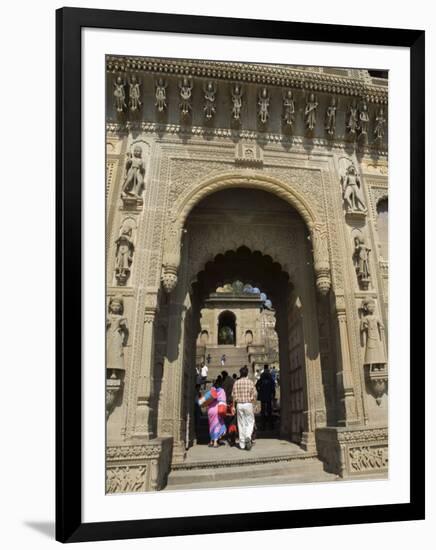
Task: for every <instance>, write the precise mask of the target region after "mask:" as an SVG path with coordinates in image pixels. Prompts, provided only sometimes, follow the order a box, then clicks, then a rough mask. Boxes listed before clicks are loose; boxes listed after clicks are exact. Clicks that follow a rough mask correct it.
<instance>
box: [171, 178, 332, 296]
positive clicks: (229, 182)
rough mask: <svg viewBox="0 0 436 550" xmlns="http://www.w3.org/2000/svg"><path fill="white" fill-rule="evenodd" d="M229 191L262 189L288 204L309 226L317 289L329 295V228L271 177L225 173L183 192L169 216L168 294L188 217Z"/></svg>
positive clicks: (293, 192) (302, 200) (173, 284)
mask: <svg viewBox="0 0 436 550" xmlns="http://www.w3.org/2000/svg"><path fill="white" fill-rule="evenodd" d="M229 188H248V189H260V190H263V191H266V192H269V193H272V194H274V195H276V196H277V197H279V198H281V199H283V200H284V201H286V202H287V203H289V204H290V205H291V206H292V207H293V208H294V209H295V210H296V211H297V212H298V213H299V214H300V216H301V217H302V219H303V220H304V222H305V223H306V225H307V227H308V229H309V232H310V236H311V240H312V247H313V258H314V270H315V276H316V286H317V289H318V291H319V292H320V293H321V294H327V293H328V291H329V290H330V287H331V278H330V260H329V247H328V236H327V227H326V225H325V223H324V222H323V221H321V220H320V219H319V217H318V215H317V214H316V213H315V210H314V209H313V208H312V207H311V205H310V204H309V203H308V201H307V200H306V198H305V197H303V196H302V195H301V193H299V192H298V191H296V190H295V189H293V188H291V187H290V186H289V185H287V184H284V183H283V182H281V181H280V180H278V179H276V178H274V177H271V176H269V175H264V174H258V173H251V172H246V173H235V172H232V173H224V174H220V175H218V176H214V177H213V178H209V179H206V180H203V181H201V182H199V183H198V184H196V185H192V186H190V187H189V188H188V190H187V191H186V192H185V193H183V194H182V195H181V196H180V197H179V199H178V200H177V201H176V203H175V204H174V206H173V208H172V209H171V211H170V213H169V219H168V224H167V230H166V235H165V242H164V250H163V261H162V284H163V287H164V289H165V291H166V292H171V291H172V290H174V288H175V287H176V285H177V280H178V276H177V274H178V269H179V265H180V257H181V256H180V248H181V240H182V234H183V227H184V224H185V221H186V219H187V217H188V214H189V213H190V212H191V210H192V209H193V208H194V206H195V205H196V204H197V203H199V202H200V201H201V200H202V199H204V198H205V197H207V196H208V195H211V194H212V193H216V192H217V191H221V190H224V189H229Z"/></svg>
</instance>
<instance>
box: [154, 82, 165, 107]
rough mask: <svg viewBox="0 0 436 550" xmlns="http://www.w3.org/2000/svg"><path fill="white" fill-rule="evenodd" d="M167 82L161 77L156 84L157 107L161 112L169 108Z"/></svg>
mask: <svg viewBox="0 0 436 550" xmlns="http://www.w3.org/2000/svg"><path fill="white" fill-rule="evenodd" d="M167 85H168V84H167V82H166V81H165V80H164V79H163V78H159V79H158V80H157V82H156V85H155V88H156V90H155V94H154V96H155V99H156V102H155V104H154V105H155V107H157V110H158V111H159V113H163V112H164V111H165V110H166V108H167V92H166V88H167Z"/></svg>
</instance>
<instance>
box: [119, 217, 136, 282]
mask: <svg viewBox="0 0 436 550" xmlns="http://www.w3.org/2000/svg"><path fill="white" fill-rule="evenodd" d="M115 244H116V245H117V250H116V261H115V278H116V280H117V283H118V285H120V286H124V285H125V284H126V283H127V280H128V279H129V276H130V266H131V264H132V261H133V252H134V250H135V246H134V244H133V241H132V228H131V227H130V226H128V225H126V226H124V225H123V227H122V228H121V231H120V235H119V237H118V239H117V240H116V241H115Z"/></svg>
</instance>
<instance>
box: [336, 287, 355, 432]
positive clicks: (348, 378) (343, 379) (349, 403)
mask: <svg viewBox="0 0 436 550" xmlns="http://www.w3.org/2000/svg"><path fill="white" fill-rule="evenodd" d="M335 309H336V317H337V321H338V330H339V334H338V339H339V341H338V348H339V349H338V352H339V353H338V355H339V357H340V358H341V370H340V371H339V372H338V373H337V376H338V383H339V386H340V388H341V392H342V396H341V397H340V400H341V402H342V404H343V416H344V418H342V419H339V424H340V425H342V426H352V425H356V424H359V417H358V415H357V406H356V396H355V393H354V384H353V374H352V369H351V354H350V345H349V340H348V328H347V314H346V310H345V297H344V296H343V295H338V296H336V302H335Z"/></svg>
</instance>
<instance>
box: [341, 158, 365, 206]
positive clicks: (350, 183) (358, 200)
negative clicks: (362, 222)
mask: <svg viewBox="0 0 436 550" xmlns="http://www.w3.org/2000/svg"><path fill="white" fill-rule="evenodd" d="M341 180H342V181H341V183H342V192H343V198H344V202H345V205H346V208H347V211H348V212H366V205H365V201H364V198H363V192H362V182H361V180H360V177H359V176H358V175H357V172H356V169H355V168H354V165H353V164H351V165H350V166H349V167H348V168H347V171H346V173H345V176H342V178H341Z"/></svg>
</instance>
